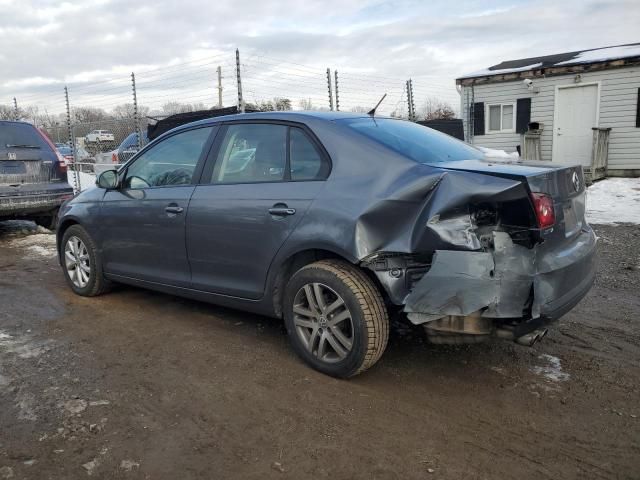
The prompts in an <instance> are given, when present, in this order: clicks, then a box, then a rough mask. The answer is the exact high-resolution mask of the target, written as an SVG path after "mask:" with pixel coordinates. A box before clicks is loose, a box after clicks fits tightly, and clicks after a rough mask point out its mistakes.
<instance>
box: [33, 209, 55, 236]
mask: <svg viewBox="0 0 640 480" xmlns="http://www.w3.org/2000/svg"><path fill="white" fill-rule="evenodd" d="M33 221H34V222H36V225H40V226H41V227H44V228H46V229H47V230H51V231H53V232H55V230H56V227H57V226H58V209H57V208H56V209H55V210H53V211H52V212H51V213H49V214H48V215H42V216H38V217H34V218H33Z"/></svg>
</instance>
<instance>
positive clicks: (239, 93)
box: [236, 48, 244, 113]
mask: <svg viewBox="0 0 640 480" xmlns="http://www.w3.org/2000/svg"><path fill="white" fill-rule="evenodd" d="M236 78H237V80H238V110H240V113H244V100H243V98H242V79H241V78H240V50H238V49H237V48H236Z"/></svg>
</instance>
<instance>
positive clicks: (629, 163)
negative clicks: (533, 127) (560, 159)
mask: <svg viewBox="0 0 640 480" xmlns="http://www.w3.org/2000/svg"><path fill="white" fill-rule="evenodd" d="M581 75H582V83H590V82H600V123H599V126H600V127H611V129H612V130H611V137H610V143H609V169H610V170H616V169H640V128H636V126H635V125H636V105H637V101H638V88H640V67H629V68H619V69H612V70H603V71H600V72H588V73H582V74H581ZM574 76H575V75H574V74H571V75H562V76H557V77H549V78H540V79H535V80H534V86H535V87H536V88H539V89H540V93H537V94H534V93H532V92H529V91H528V90H527V87H526V86H525V85H523V83H522V81H521V80H520V81H515V82H503V83H492V84H488V85H476V86H475V87H474V101H475V102H484V103H485V106H486V105H487V104H489V103H510V102H515V101H516V99H517V98H523V97H531V99H532V100H531V121H532V122H540V123H543V124H544V131H543V134H542V139H541V148H542V159H543V160H551V152H552V148H553V145H552V142H553V135H552V133H553V109H554V101H555V93H556V88H555V87H556V85H573V84H574ZM468 88H471V87H464V88H463V89H462V98H463V99H464V98H465V95H466V89H468ZM463 105H464V102H463ZM464 113H466V112H464V110H463V114H464ZM463 119H464V121H465V123H466V121H467V119H468V115H464V116H463ZM488 121H489V119H488V118H485V123H487V122H488ZM465 132H466V125H465ZM473 143H474V144H475V145H479V146H482V147H489V148H497V149H500V150H506V151H507V152H513V151H515V149H516V145H519V144H520V143H521V138H520V135H518V134H517V133H489V134H486V135H478V136H476V137H474V139H473Z"/></svg>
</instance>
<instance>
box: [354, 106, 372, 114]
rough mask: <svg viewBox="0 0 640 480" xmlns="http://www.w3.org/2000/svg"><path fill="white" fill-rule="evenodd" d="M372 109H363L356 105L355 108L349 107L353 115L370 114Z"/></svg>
mask: <svg viewBox="0 0 640 480" xmlns="http://www.w3.org/2000/svg"><path fill="white" fill-rule="evenodd" d="M372 108H373V107H372V106H371V107H363V106H362V105H356V106H355V107H351V111H352V112H354V113H367V112H370V111H371V109H372Z"/></svg>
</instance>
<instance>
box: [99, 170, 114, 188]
mask: <svg viewBox="0 0 640 480" xmlns="http://www.w3.org/2000/svg"><path fill="white" fill-rule="evenodd" d="M96 185H97V186H99V187H100V188H105V189H107V190H113V189H114V188H118V171H117V170H105V171H104V172H102V173H101V174H100V175H99V176H98V180H97V181H96Z"/></svg>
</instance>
